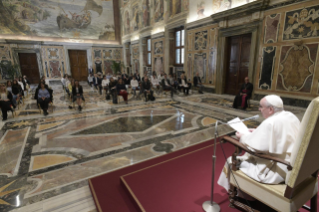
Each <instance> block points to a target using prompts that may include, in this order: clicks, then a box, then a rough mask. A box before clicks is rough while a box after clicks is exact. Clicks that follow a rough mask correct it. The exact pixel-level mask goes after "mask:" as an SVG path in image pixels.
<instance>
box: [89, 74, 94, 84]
mask: <svg viewBox="0 0 319 212" xmlns="http://www.w3.org/2000/svg"><path fill="white" fill-rule="evenodd" d="M88 84H89V86H91V87H92V85H93V74H89V76H88Z"/></svg>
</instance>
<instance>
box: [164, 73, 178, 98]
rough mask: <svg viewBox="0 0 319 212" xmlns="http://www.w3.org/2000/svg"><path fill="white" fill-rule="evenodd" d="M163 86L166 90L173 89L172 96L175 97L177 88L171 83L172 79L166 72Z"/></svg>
mask: <svg viewBox="0 0 319 212" xmlns="http://www.w3.org/2000/svg"><path fill="white" fill-rule="evenodd" d="M162 86H163V90H164V91H171V97H172V98H173V95H174V93H176V90H175V88H174V87H173V86H172V85H171V81H170V80H169V79H168V78H167V75H166V74H164V78H163V79H162Z"/></svg>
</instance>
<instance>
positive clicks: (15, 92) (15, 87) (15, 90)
mask: <svg viewBox="0 0 319 212" xmlns="http://www.w3.org/2000/svg"><path fill="white" fill-rule="evenodd" d="M20 91H21V86H20V85H19V84H18V82H17V80H13V83H12V97H13V98H12V101H13V104H14V106H15V107H16V106H17V104H18V102H19V101H20Z"/></svg>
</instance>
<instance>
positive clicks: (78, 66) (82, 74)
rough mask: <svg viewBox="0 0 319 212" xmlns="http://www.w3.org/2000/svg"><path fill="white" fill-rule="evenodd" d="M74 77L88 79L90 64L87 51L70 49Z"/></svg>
mask: <svg viewBox="0 0 319 212" xmlns="http://www.w3.org/2000/svg"><path fill="white" fill-rule="evenodd" d="M69 58H70V67H71V73H72V78H74V79H76V80H79V81H87V77H88V65H87V56H86V51H83V50H69Z"/></svg>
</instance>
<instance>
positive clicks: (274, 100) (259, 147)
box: [217, 95, 300, 198]
mask: <svg viewBox="0 0 319 212" xmlns="http://www.w3.org/2000/svg"><path fill="white" fill-rule="evenodd" d="M259 111H260V112H261V114H262V116H263V118H264V119H265V120H264V121H263V122H262V123H261V124H260V125H259V126H258V127H257V128H256V129H250V130H249V131H250V132H247V133H244V134H241V133H239V132H237V133H236V136H237V138H239V142H240V143H242V144H244V145H245V146H246V147H248V149H250V150H251V151H253V152H256V153H261V154H263V153H264V154H266V155H276V157H277V158H281V159H283V160H285V161H287V162H290V157H291V156H290V155H291V152H292V150H293V147H294V144H295V143H296V141H297V139H298V131H299V130H300V121H299V119H298V118H297V117H296V116H295V115H294V114H292V113H291V112H288V111H285V110H284V104H283V101H282V99H281V98H280V97H279V96H277V95H267V96H265V97H264V98H262V99H261V100H260V106H259ZM237 158H238V159H239V160H240V164H238V166H239V169H240V170H241V171H242V172H243V173H244V174H245V175H247V176H248V177H250V178H252V179H254V180H256V181H257V182H261V183H264V184H280V183H283V182H285V179H286V175H287V173H288V169H287V166H286V165H284V164H282V163H276V162H273V161H272V160H266V159H263V158H259V157H254V156H252V155H250V154H248V153H246V154H244V155H243V156H237ZM227 161H228V163H229V164H231V157H230V158H228V160H227ZM236 165H237V164H236ZM229 179H230V171H229V169H228V165H227V164H225V166H224V168H223V171H222V172H221V174H220V177H219V179H218V181H217V183H218V184H219V185H221V186H222V187H224V188H225V189H226V191H229V188H230V184H229ZM241 197H242V196H241ZM245 198H246V197H245Z"/></svg>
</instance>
